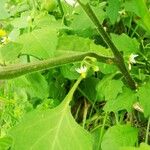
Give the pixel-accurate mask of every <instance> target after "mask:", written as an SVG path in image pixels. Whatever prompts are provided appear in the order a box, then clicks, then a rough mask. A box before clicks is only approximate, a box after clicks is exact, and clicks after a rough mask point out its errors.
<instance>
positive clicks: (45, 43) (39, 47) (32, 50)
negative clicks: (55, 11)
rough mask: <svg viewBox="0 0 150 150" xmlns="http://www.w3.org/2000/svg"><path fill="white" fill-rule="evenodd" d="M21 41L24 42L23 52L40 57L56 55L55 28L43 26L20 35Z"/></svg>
mask: <svg viewBox="0 0 150 150" xmlns="http://www.w3.org/2000/svg"><path fill="white" fill-rule="evenodd" d="M18 42H19V43H21V44H23V48H22V51H21V52H22V53H25V54H28V55H34V56H36V57H39V58H48V57H52V56H54V52H55V50H56V45H57V31H56V29H55V28H49V27H43V28H41V29H38V30H34V31H32V32H30V33H25V34H23V35H21V36H20V38H19V40H18Z"/></svg>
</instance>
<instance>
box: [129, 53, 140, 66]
mask: <svg viewBox="0 0 150 150" xmlns="http://www.w3.org/2000/svg"><path fill="white" fill-rule="evenodd" d="M137 56H138V55H137V54H133V53H132V54H131V55H130V56H129V63H131V64H135V63H136V61H135V58H136V57H137Z"/></svg>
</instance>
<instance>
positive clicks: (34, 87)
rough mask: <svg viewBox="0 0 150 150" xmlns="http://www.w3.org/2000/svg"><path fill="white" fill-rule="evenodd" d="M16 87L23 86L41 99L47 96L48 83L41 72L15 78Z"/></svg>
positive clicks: (33, 95) (30, 93)
mask: <svg viewBox="0 0 150 150" xmlns="http://www.w3.org/2000/svg"><path fill="white" fill-rule="evenodd" d="M13 82H14V89H16V88H18V89H19V88H23V89H25V90H26V92H27V93H28V94H29V95H30V96H31V97H32V98H33V97H38V98H40V99H44V98H47V97H48V95H49V93H48V84H47V82H46V80H45V78H44V76H42V75H41V74H40V73H38V72H36V73H32V74H27V75H26V76H22V77H19V78H17V79H14V80H13Z"/></svg>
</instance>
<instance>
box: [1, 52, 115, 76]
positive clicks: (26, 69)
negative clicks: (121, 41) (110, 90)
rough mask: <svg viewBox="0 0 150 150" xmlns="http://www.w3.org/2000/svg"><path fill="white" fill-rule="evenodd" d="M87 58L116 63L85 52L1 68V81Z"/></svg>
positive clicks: (108, 58)
mask: <svg viewBox="0 0 150 150" xmlns="http://www.w3.org/2000/svg"><path fill="white" fill-rule="evenodd" d="M86 56H91V57H95V58H97V60H98V61H101V62H107V61H108V60H112V61H114V60H113V58H112V57H106V56H100V55H98V54H96V53H93V52H85V53H79V54H72V55H71V54H70V55H67V56H58V57H54V58H49V59H47V60H42V61H38V62H32V63H27V64H19V65H11V66H4V67H0V79H11V78H16V77H19V76H21V75H24V74H27V73H32V72H35V71H40V70H45V69H49V68H54V67H58V66H61V65H65V64H68V63H73V62H78V61H82V60H83V59H84V58H85V57H86Z"/></svg>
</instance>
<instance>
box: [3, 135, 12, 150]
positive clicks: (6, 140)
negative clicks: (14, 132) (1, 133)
mask: <svg viewBox="0 0 150 150" xmlns="http://www.w3.org/2000/svg"><path fill="white" fill-rule="evenodd" d="M11 145H12V138H11V137H3V138H0V150H8V149H9V148H10V147H11Z"/></svg>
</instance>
